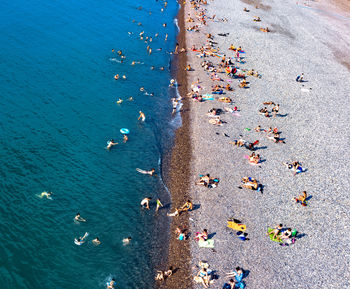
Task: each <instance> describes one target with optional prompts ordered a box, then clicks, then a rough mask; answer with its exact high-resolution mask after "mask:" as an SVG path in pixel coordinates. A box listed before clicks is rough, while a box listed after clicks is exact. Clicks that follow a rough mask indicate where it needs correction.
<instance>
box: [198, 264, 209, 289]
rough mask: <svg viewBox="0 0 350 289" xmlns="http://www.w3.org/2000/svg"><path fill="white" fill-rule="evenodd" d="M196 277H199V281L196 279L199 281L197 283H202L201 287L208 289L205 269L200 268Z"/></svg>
mask: <svg viewBox="0 0 350 289" xmlns="http://www.w3.org/2000/svg"><path fill="white" fill-rule="evenodd" d="M197 277H199V279H197V280H198V281H199V283H202V285H203V286H204V287H205V288H208V287H209V284H210V275H209V274H208V272H207V269H206V268H201V270H200V271H199V272H198V274H197Z"/></svg>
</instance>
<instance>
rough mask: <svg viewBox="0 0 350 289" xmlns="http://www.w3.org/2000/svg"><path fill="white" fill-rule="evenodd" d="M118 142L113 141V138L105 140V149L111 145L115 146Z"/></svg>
mask: <svg viewBox="0 0 350 289" xmlns="http://www.w3.org/2000/svg"><path fill="white" fill-rule="evenodd" d="M117 144H118V143H117V142H114V140H113V139H111V140H110V141H108V142H107V147H106V148H107V149H108V150H110V149H111V147H112V146H115V145H117Z"/></svg>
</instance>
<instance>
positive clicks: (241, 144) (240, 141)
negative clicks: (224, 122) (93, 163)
mask: <svg viewBox="0 0 350 289" xmlns="http://www.w3.org/2000/svg"><path fill="white" fill-rule="evenodd" d="M229 143H230V144H233V145H235V146H237V147H242V146H244V144H245V140H244V139H242V138H240V139H239V140H234V141H230V142H229Z"/></svg>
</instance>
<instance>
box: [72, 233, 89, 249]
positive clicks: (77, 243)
mask: <svg viewBox="0 0 350 289" xmlns="http://www.w3.org/2000/svg"><path fill="white" fill-rule="evenodd" d="M87 236H89V233H88V232H86V233H85V235H84V236H83V237H79V238H75V239H74V244H75V245H78V246H80V245H82V244H84V243H85V241H84V239H85V238H86V237H87Z"/></svg>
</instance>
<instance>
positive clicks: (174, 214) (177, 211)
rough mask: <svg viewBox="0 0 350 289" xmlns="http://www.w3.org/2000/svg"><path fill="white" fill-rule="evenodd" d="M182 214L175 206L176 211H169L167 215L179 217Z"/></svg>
mask: <svg viewBox="0 0 350 289" xmlns="http://www.w3.org/2000/svg"><path fill="white" fill-rule="evenodd" d="M179 215H180V212H179V209H177V208H175V212H174V213H167V216H169V217H177V216H179Z"/></svg>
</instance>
